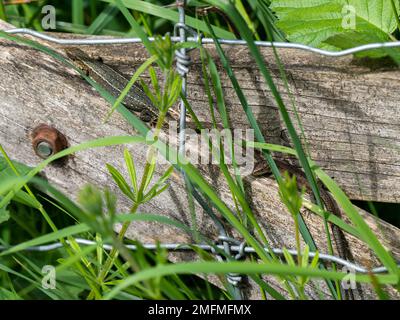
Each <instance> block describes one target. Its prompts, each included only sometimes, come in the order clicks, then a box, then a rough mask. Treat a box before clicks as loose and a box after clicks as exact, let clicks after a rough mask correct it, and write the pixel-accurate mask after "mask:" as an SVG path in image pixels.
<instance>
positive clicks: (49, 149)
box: [32, 124, 68, 159]
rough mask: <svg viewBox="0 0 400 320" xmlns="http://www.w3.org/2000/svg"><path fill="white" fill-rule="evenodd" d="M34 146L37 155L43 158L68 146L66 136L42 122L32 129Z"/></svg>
mask: <svg viewBox="0 0 400 320" xmlns="http://www.w3.org/2000/svg"><path fill="white" fill-rule="evenodd" d="M32 146H33V150H34V151H35V153H36V155H38V156H39V157H40V158H42V159H47V158H48V157H50V156H52V155H54V154H56V153H57V152H60V151H61V150H63V149H65V148H67V147H68V142H67V139H66V138H65V136H64V135H63V134H62V133H61V132H60V131H58V130H57V129H56V128H53V127H50V126H48V125H47V124H41V125H39V126H37V127H36V128H35V129H33V131H32Z"/></svg>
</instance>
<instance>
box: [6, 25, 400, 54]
mask: <svg viewBox="0 0 400 320" xmlns="http://www.w3.org/2000/svg"><path fill="white" fill-rule="evenodd" d="M6 32H7V33H10V34H19V33H21V34H28V35H31V36H33V37H36V38H39V39H42V40H46V41H49V42H53V43H56V44H59V45H76V46H79V45H113V44H132V43H141V42H142V39H140V38H104V39H91V38H85V39H64V38H57V37H53V36H50V35H48V34H44V33H41V32H38V31H35V30H31V29H26V28H15V29H9V30H6ZM148 39H149V41H150V42H153V41H154V40H155V38H154V37H149V38H148ZM171 41H173V42H180V41H181V38H180V37H179V36H173V37H171ZM186 41H188V42H196V43H199V42H200V43H201V44H213V43H214V39H212V38H203V37H200V35H198V36H197V37H193V36H191V37H187V38H186ZM218 42H219V43H221V44H226V45H239V46H243V45H246V44H247V42H246V41H245V40H238V39H218ZM254 43H255V45H257V46H259V47H275V48H284V49H298V50H303V51H309V52H314V53H318V54H320V55H323V56H328V57H343V56H347V55H351V54H355V53H359V52H363V51H369V50H376V49H389V48H399V47H400V41H393V42H377V43H370V44H365V45H361V46H357V47H354V48H350V49H345V50H340V51H330V50H324V49H320V48H315V47H312V46H308V45H305V44H300V43H292V42H271V41H254Z"/></svg>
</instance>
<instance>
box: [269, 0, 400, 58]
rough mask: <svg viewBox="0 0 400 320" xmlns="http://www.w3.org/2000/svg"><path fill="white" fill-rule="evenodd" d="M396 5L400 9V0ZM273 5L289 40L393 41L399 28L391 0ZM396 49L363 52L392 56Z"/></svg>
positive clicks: (337, 43) (341, 45)
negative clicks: (394, 33)
mask: <svg viewBox="0 0 400 320" xmlns="http://www.w3.org/2000/svg"><path fill="white" fill-rule="evenodd" d="M395 5H396V8H397V9H399V1H395ZM271 9H272V10H273V11H274V12H275V13H276V15H277V16H278V18H279V22H278V27H279V28H281V29H282V30H283V31H284V32H285V33H286V37H287V39H288V40H289V41H291V42H298V43H304V44H307V45H311V46H315V47H320V48H324V49H329V50H339V49H347V48H350V47H354V46H357V45H363V44H367V43H371V42H386V41H391V40H393V37H392V33H393V32H394V31H395V30H396V28H397V25H396V18H395V13H394V11H393V8H392V5H391V0H368V1H367V0H272V1H271ZM392 52H395V50H390V51H388V50H385V51H384V50H379V51H373V52H372V51H370V52H366V53H362V54H359V56H366V55H367V56H370V57H382V56H385V55H388V54H390V55H391V56H392ZM394 55H396V53H394Z"/></svg>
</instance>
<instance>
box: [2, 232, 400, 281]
mask: <svg viewBox="0 0 400 320" xmlns="http://www.w3.org/2000/svg"><path fill="white" fill-rule="evenodd" d="M74 241H75V242H76V243H78V244H80V245H84V246H91V245H98V243H97V242H96V241H92V240H88V239H82V238H75V239H74ZM66 243H68V244H69V243H70V241H69V240H66ZM141 246H142V247H143V248H145V249H147V250H157V249H158V248H161V249H165V250H168V251H172V252H173V251H193V250H194V248H197V249H202V250H204V251H208V252H214V251H215V248H218V249H220V250H222V251H224V250H225V247H224V245H223V244H216V245H208V244H187V243H160V244H142V245H141ZM102 247H103V249H104V250H106V251H110V250H112V248H113V246H112V245H111V244H103V246H102ZM125 247H126V248H127V249H129V250H132V251H135V250H136V249H137V248H138V246H137V245H134V244H125ZM12 248H13V247H12V246H4V245H0V252H4V251H6V250H11V249H12ZM60 248H63V244H62V243H61V242H54V243H51V244H47V245H40V246H32V247H27V248H25V249H23V251H33V252H47V251H52V250H56V249H60ZM264 250H265V251H266V252H270V251H269V250H268V249H267V248H264ZM230 251H231V253H237V254H239V253H241V254H253V253H256V251H255V250H254V248H252V247H249V246H243V245H242V244H239V245H235V244H233V245H230ZM272 252H273V253H275V254H276V255H278V256H283V250H282V249H280V248H272ZM287 252H288V253H289V254H290V255H292V256H293V257H296V256H297V251H296V250H295V249H287ZM316 254H317V253H316V252H310V253H309V258H310V259H312V258H314V257H315V255H316ZM318 258H319V260H320V261H323V262H326V263H336V264H337V265H341V266H343V267H347V268H349V269H350V270H354V271H355V272H358V273H364V274H366V273H375V274H380V273H386V272H387V269H386V267H383V266H381V267H376V268H372V269H367V268H364V267H363V266H360V265H358V264H356V263H353V262H350V261H347V260H344V259H342V258H339V257H337V256H332V255H329V254H324V253H318ZM397 266H398V267H399V268H400V263H399V264H398V265H397Z"/></svg>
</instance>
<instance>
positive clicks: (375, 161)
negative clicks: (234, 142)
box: [87, 46, 400, 202]
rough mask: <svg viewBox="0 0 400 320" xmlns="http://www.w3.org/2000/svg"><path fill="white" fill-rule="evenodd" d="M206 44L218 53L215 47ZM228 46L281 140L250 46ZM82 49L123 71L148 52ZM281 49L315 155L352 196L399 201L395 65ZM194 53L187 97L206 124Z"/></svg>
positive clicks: (268, 132) (268, 131)
mask: <svg viewBox="0 0 400 320" xmlns="http://www.w3.org/2000/svg"><path fill="white" fill-rule="evenodd" d="M207 48H208V49H209V50H210V52H211V54H212V55H213V56H214V57H217V54H216V53H215V50H214V49H213V47H212V46H208V47H207ZM226 49H227V50H226V53H227V55H228V56H229V58H230V60H231V62H232V65H233V68H234V71H235V74H236V76H237V78H238V79H239V83H240V85H241V87H242V88H243V89H244V92H245V94H246V97H247V99H248V101H249V104H250V105H251V107H252V110H253V112H254V114H255V117H256V118H257V120H258V122H259V123H260V126H261V128H262V130H263V133H264V134H265V136H266V137H267V138H269V140H270V141H272V142H276V143H282V141H281V138H280V133H281V129H283V128H284V125H283V123H282V120H281V119H280V116H279V112H278V109H277V107H276V105H275V102H274V100H273V98H272V97H271V94H270V93H269V89H268V87H267V85H266V84H265V82H264V80H263V78H262V76H261V75H260V73H259V71H258V70H257V67H256V65H255V64H254V63H253V61H252V60H251V57H249V54H248V51H247V50H246V49H245V48H243V47H235V48H234V49H229V48H228V47H226ZM87 50H88V51H89V52H91V54H93V55H94V56H96V55H98V56H101V57H102V58H103V59H104V61H105V62H106V63H108V64H110V65H113V66H114V67H115V68H117V69H119V70H120V71H121V72H122V73H125V74H127V75H129V74H132V70H133V69H134V65H138V64H140V63H141V62H143V61H144V59H145V58H146V54H145V52H144V51H138V50H137V48H136V47H135V46H132V48H131V49H124V50H118V49H117V50H114V49H113V48H105V47H102V48H98V47H97V48H96V47H94V48H90V47H88V48H87ZM115 52H116V53H115ZM261 52H262V54H263V55H264V57H265V61H266V62H267V64H268V66H269V67H270V69H271V70H272V73H273V75H274V79H275V81H276V83H277V86H278V88H279V89H280V91H281V92H282V96H283V99H284V101H285V102H286V105H287V107H288V108H289V109H290V110H293V109H292V108H291V103H290V97H289V95H288V94H287V93H286V90H285V88H284V85H283V82H282V81H281V79H280V76H279V72H278V70H277V66H276V63H275V62H274V61H275V60H274V59H275V58H274V56H273V53H272V51H271V50H270V49H265V48H264V49H261ZM279 54H280V57H281V60H282V62H283V64H284V66H285V70H286V73H287V76H288V79H289V87H290V90H291V93H293V95H294V97H295V103H296V107H297V110H298V113H299V116H300V118H301V121H302V125H303V128H304V131H305V136H306V138H307V142H308V146H309V149H310V152H311V156H312V158H313V159H314V160H315V161H316V162H317V163H318V164H319V165H320V166H321V167H322V168H324V169H325V170H326V171H327V172H328V173H329V174H330V175H331V176H332V177H333V178H335V180H336V181H337V182H338V183H339V184H340V186H341V187H342V188H343V189H344V190H345V191H346V193H347V194H348V196H349V197H350V198H351V199H359V200H372V201H383V202H399V201H400V187H399V186H400V165H399V163H400V161H399V160H400V140H399V138H398V137H399V136H400V126H399V123H400V117H398V114H399V109H400V107H399V104H398V101H399V94H398V90H397V88H398V86H399V84H400V80H399V75H400V72H399V70H398V69H396V68H395V67H394V66H391V65H389V66H388V65H381V66H380V67H379V65H376V64H373V63H369V62H364V63H361V62H360V61H354V60H353V58H352V57H343V58H338V59H334V58H328V57H322V56H318V55H315V54H311V53H307V52H302V51H295V50H279ZM192 56H193V61H194V65H193V66H192V68H191V72H190V74H189V77H188V83H189V88H190V90H189V91H188V92H189V100H190V102H191V103H192V107H193V108H194V110H195V111H196V113H197V114H198V116H199V118H200V119H201V120H203V121H206V122H209V121H210V114H209V107H208V103H207V98H206V95H205V92H204V89H203V87H202V74H201V70H200V64H199V57H198V52H197V51H194V52H193V53H192ZM219 68H220V71H221V72H220V76H221V79H222V86H223V88H224V93H225V100H226V104H227V106H228V109H229V113H230V119H231V122H232V124H233V126H234V127H235V128H247V127H248V122H247V120H246V117H245V115H244V113H243V111H242V107H241V105H240V103H239V101H238V99H237V97H236V95H235V92H234V90H233V89H232V86H231V84H230V81H229V79H228V77H227V75H226V74H225V73H224V72H223V70H222V67H221V66H219ZM292 115H293V113H292ZM292 118H293V121H295V117H292ZM297 127H298V126H297Z"/></svg>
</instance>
